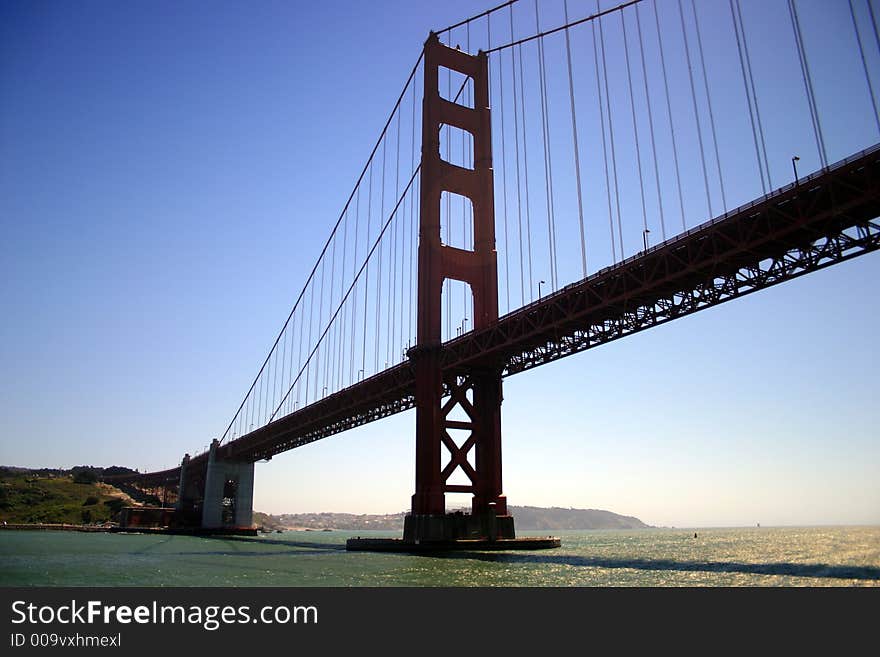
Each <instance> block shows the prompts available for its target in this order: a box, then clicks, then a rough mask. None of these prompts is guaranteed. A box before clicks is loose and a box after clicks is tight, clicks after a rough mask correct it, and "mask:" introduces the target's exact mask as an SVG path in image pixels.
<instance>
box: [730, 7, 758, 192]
mask: <svg viewBox="0 0 880 657" xmlns="http://www.w3.org/2000/svg"><path fill="white" fill-rule="evenodd" d="M728 4H729V5H730V17H731V19H732V20H733V33H734V34H735V35H736V48H737V51H738V52H739V67H740V70H741V71H742V76H743V87H744V88H745V91H746V103H747V104H748V107H749V122H750V123H751V125H752V139H753V140H754V142H755V157H756V158H757V160H758V172H759V173H760V174H761V188H762V189H763V190H764V193H765V194H766V193H767V182H766V181H765V179H764V165H763V162H762V161H761V149H760V147H759V146H758V131H757V128H756V127H755V115H754V111H753V110H752V94H751V91H750V90H749V81H748V76H747V74H746V64H745V61H744V59H743V48H742V42H741V40H740V37H739V30H740V28H739V24H738V23H737V20H736V11H735V10H734V8H733V0H728ZM757 102H758V101H757V98H756V99H755V104H756V105H757Z"/></svg>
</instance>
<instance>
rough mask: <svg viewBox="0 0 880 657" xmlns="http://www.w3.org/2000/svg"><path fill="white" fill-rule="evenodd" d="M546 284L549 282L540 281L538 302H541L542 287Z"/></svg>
mask: <svg viewBox="0 0 880 657" xmlns="http://www.w3.org/2000/svg"><path fill="white" fill-rule="evenodd" d="M546 284H547V281H538V301H540V300H541V286H542V285H546Z"/></svg>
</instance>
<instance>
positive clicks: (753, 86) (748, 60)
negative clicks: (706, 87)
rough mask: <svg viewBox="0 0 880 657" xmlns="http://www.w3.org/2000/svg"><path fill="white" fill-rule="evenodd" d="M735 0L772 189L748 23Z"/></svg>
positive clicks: (759, 132)
mask: <svg viewBox="0 0 880 657" xmlns="http://www.w3.org/2000/svg"><path fill="white" fill-rule="evenodd" d="M734 2H735V3H736V15H737V16H738V17H739V26H740V29H741V30H742V44H743V51H744V52H745V55H746V70H747V71H748V75H749V84H750V85H751V88H752V98H754V99H755V118H756V119H757V121H758V136H759V137H760V139H761V150H762V151H763V153H764V169H765V170H766V171H767V185H768V186H769V187H770V189H773V179H772V177H771V175H770V161H769V160H768V159H767V143H766V141H765V140H764V125H763V123H762V122H761V111H760V108H759V105H758V92H757V90H756V89H755V76H754V75H753V74H752V58H751V56H750V55H749V41H748V39H747V38H746V24H745V21H743V17H742V7H741V5H740V3H739V0H734Z"/></svg>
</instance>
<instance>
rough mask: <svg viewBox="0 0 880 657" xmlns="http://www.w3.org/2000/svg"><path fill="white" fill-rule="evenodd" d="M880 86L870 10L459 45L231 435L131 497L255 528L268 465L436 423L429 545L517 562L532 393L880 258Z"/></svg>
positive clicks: (584, 7) (575, 8)
mask: <svg viewBox="0 0 880 657" xmlns="http://www.w3.org/2000/svg"><path fill="white" fill-rule="evenodd" d="M767 26H770V27H771V28H772V29H768V27H767ZM817 33H821V35H822V39H823V40H822V43H821V44H818V42H816V41H815V35H816V34H817ZM810 38H813V39H814V41H813V42H811V41H810ZM809 43H817V45H816V47H815V48H814V49H810V48H808V47H807V45H808V44H809ZM829 61H830V62H831V67H830V69H829V66H828V63H829ZM828 70H831V71H832V74H831V75H829V74H828V73H827V71H828ZM878 75H880V37H878V29H877V22H876V17H875V12H874V8H873V5H872V3H871V2H870V1H869V0H866V1H865V2H859V1H858V0H850V1H849V2H848V4H845V3H838V4H837V5H836V6H834V7H830V6H829V7H822V8H819V9H817V8H815V7H812V8H809V11H804V9H803V8H801V7H800V6H799V3H797V2H795V0H778V1H776V2H771V3H762V4H761V6H760V8H759V9H756V8H755V7H751V6H746V7H744V6H743V5H742V4H741V2H740V0H717V1H715V2H701V3H696V2H694V0H691V1H690V2H688V1H687V0H677V1H676V2H665V3H659V2H657V3H650V2H647V1H644V2H643V1H641V0H635V1H633V2H625V3H621V4H615V5H608V4H601V3H599V2H597V3H595V4H592V3H590V2H574V0H571V2H569V0H562V1H561V2H555V3H541V4H539V3H537V2H530V1H529V0H520V1H519V2H517V1H513V2H506V3H504V4H502V5H500V6H498V7H494V8H492V9H490V10H488V11H486V12H483V13H481V14H479V15H478V16H474V17H472V18H470V19H467V20H465V21H462V22H461V23H458V24H456V25H453V26H450V27H449V28H446V29H444V30H440V31H438V32H432V33H431V34H430V35H429V37H428V39H427V41H426V42H425V46H424V49H423V51H422V53H421V54H420V55H419V57H418V60H417V62H416V64H415V65H414V66H413V68H412V72H411V74H410V76H409V78H408V79H407V81H406V83H405V85H404V88H403V91H402V92H401V94H400V96H399V97H398V99H397V101H396V103H395V104H394V107H393V110H392V112H391V114H390V116H389V117H388V119H387V121H386V123H385V125H384V127H383V129H382V131H381V132H380V136H379V138H378V140H377V141H376V144H375V147H374V148H373V151H372V152H371V153H370V155H369V157H368V159H367V162H366V164H365V165H364V167H363V170H362V172H361V175H360V177H359V178H358V180H357V182H356V184H355V186H354V188H353V189H352V191H351V193H350V195H349V196H348V199H347V201H346V202H345V204H344V206H343V210H342V212H341V213H340V215H339V217H338V219H337V221H336V223H335V225H334V226H333V227H332V230H331V234H330V237H329V238H328V240H327V242H326V244H325V246H324V249H323V251H322V252H321V254H320V256H319V257H318V259H317V261H316V263H315V265H314V267H313V268H312V271H311V274H310V276H309V278H308V280H307V281H306V283H305V285H304V286H303V288H302V291H301V292H300V294H299V296H298V298H297V300H296V303H295V304H294V306H293V308H292V310H291V312H290V314H289V316H288V318H287V320H286V322H285V323H284V325H283V327H282V329H281V330H280V332H279V334H278V337H277V339H276V340H275V342H274V344H273V345H272V347H271V349H270V351H269V354H268V355H267V357H266V359H265V360H264V362H263V363H262V365H261V367H260V369H259V372H258V374H257V376H256V377H255V378H254V380H253V382H252V384H251V386H250V388H249V389H248V391H247V393H246V394H245V396H244V398H243V400H242V402H241V404H240V405H239V407H238V408H237V409H236V410H235V412H234V413H233V415H232V419H231V421H230V422H229V423H228V426H227V427H226V430H225V432H224V433H223V435H222V436H221V437H220V438H218V439H216V440H214V441H213V443H212V445H211V447H210V449H209V450H207V451H206V452H204V453H201V454H197V455H194V456H190V455H186V456H185V457H184V458H183V461H182V463H181V465H180V466H178V467H175V468H171V469H168V470H164V471H161V472H152V473H144V474H137V475H131V476H126V477H117V478H116V480H117V481H118V482H120V483H127V484H130V485H135V486H138V487H141V488H145V489H158V488H162V489H166V490H167V491H170V493H171V496H172V498H173V499H175V500H176V501H177V510H178V521H179V522H181V523H187V524H190V525H195V526H201V527H204V528H222V527H224V526H249V525H250V524H251V514H252V491H253V472H254V470H253V464H254V462H256V461H259V460H262V459H268V458H271V457H273V456H275V455H277V454H280V453H282V452H285V451H288V450H291V449H294V448H296V447H300V446H302V445H305V444H308V443H311V442H313V441H316V440H319V439H322V438H326V437H329V436H332V435H335V434H338V433H340V432H343V431H346V430H348V429H351V428H353V427H356V426H359V425H362V424H365V423H368V422H372V421H375V420H378V419H381V418H383V417H386V416H389V415H392V414H395V413H399V412H401V411H405V410H408V409H411V408H415V409H416V435H415V441H416V481H415V494H414V495H413V498H412V506H411V513H410V515H409V516H408V517H407V521H406V526H405V530H404V542H405V544H406V545H410V546H412V545H414V544H415V543H419V544H425V543H428V544H431V543H437V542H448V541H450V540H457V539H472V538H477V539H482V540H487V541H500V542H501V543H502V544H503V541H505V540H509V539H512V538H513V537H514V535H515V532H514V527H513V519H512V518H511V517H510V516H509V515H508V513H507V505H506V499H505V496H504V493H503V487H502V456H501V445H502V429H501V406H502V381H503V379H504V378H505V377H507V376H511V375H513V374H517V373H521V372H524V371H526V370H529V369H532V368H534V367H537V366H540V365H542V364H545V363H549V362H552V361H555V360H558V359H560V358H563V357H565V356H569V355H572V354H576V353H578V352H581V351H584V350H587V349H590V348H591V347H594V346H598V345H601V344H605V343H607V342H609V341H612V340H615V339H617V338H621V337H625V336H627V335H630V334H632V333H636V332H638V331H641V330H644V329H648V328H651V327H653V326H656V325H658V324H662V323H665V322H669V321H671V320H673V319H677V318H680V317H684V316H686V315H689V314H692V313H694V312H697V311H699V310H702V309H704V308H709V307H712V306H715V305H718V304H720V303H724V302H726V301H730V300H732V299H736V298H739V297H741V296H744V295H747V294H750V293H752V292H756V291H759V290H762V289H764V288H767V287H771V286H773V285H776V284H779V283H783V282H785V281H788V280H791V279H793V278H796V277H799V276H802V275H804V274H807V273H810V272H813V271H816V270H819V269H823V268H825V267H828V266H831V265H833V264H836V263H839V262H843V261H846V260H849V259H852V258H855V257H856V256H859V255H863V254H866V253H869V252H871V251H874V250H876V249H877V248H878V246H880V223H878V221H877V217H878V216H880V184H878V182H880V149H878V148H877V147H875V146H874V145H873V144H874V142H876V141H877V140H878V136H880V114H878V105H877V101H876V97H875V91H874V89H875V86H876V84H877V81H878V79H877V78H878ZM798 163H800V168H801V172H800V173H799V171H798ZM804 174H807V175H804ZM447 493H466V494H469V495H471V496H472V513H471V514H470V515H469V516H466V517H465V519H462V516H461V514H447V513H446V506H445V495H446V494H447Z"/></svg>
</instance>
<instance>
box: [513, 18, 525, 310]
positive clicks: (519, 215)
mask: <svg viewBox="0 0 880 657" xmlns="http://www.w3.org/2000/svg"><path fill="white" fill-rule="evenodd" d="M510 40H511V41H513V5H511V6H510ZM520 47H521V46H516V47H514V48H511V49H510V71H511V73H512V75H513V137H514V146H515V149H516V153H515V155H516V216H517V221H518V225H519V240H518V241H519V291H520V303H521V304H522V305H523V306H524V305H526V285H525V266H524V262H525V261H524V258H523V241H524V240H523V229H522V184H521V181H520V169H519V89H518V87H517V83H516V50H517V49H518V48H520Z"/></svg>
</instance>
